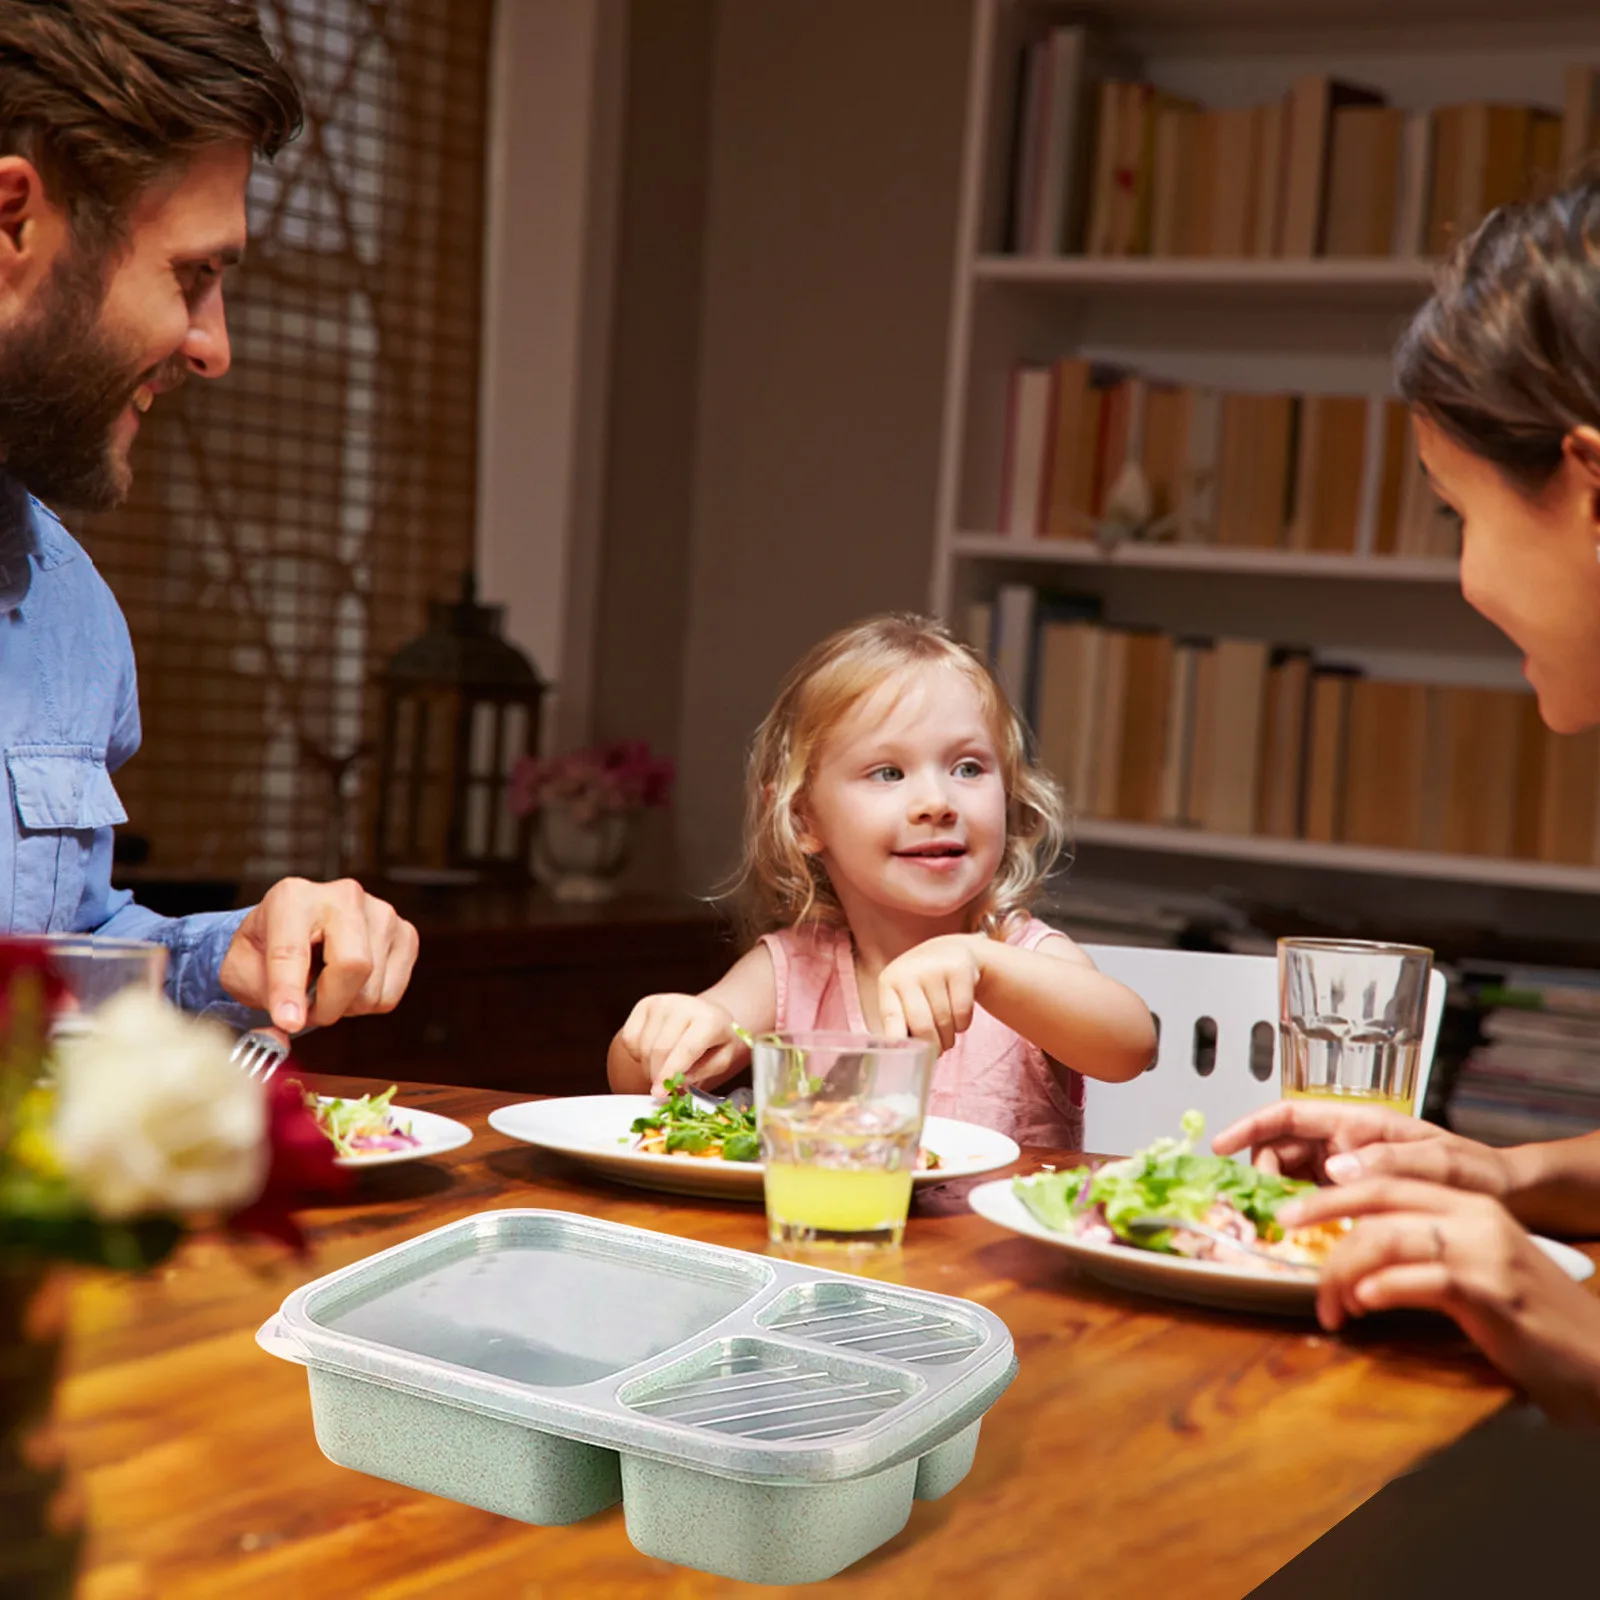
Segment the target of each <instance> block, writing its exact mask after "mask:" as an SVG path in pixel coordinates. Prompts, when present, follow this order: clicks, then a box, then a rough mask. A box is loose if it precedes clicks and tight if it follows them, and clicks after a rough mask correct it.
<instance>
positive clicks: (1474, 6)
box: [930, 0, 1600, 898]
mask: <svg viewBox="0 0 1600 1600" xmlns="http://www.w3.org/2000/svg"><path fill="white" fill-rule="evenodd" d="M1077 23H1083V24H1085V25H1087V26H1088V27H1089V29H1090V30H1091V37H1092V41H1093V48H1094V50H1095V51H1096V52H1097V53H1098V54H1099V56H1100V60H1101V62H1102V66H1101V69H1100V70H1101V71H1102V72H1103V73H1104V74H1105V75H1106V76H1108V77H1112V78H1118V79H1138V80H1142V81H1144V82H1147V83H1151V84H1153V85H1155V86H1157V88H1158V89H1159V90H1161V91H1165V92H1167V93H1169V94H1170V95H1172V96H1182V97H1186V103H1187V104H1191V105H1195V106H1199V107H1203V108H1205V109H1206V112H1207V114H1209V113H1211V112H1213V111H1222V112H1226V111H1229V110H1231V109H1232V108H1245V107H1252V106H1260V105H1263V104H1269V103H1272V102H1283V101H1285V99H1286V97H1289V96H1290V95H1291V93H1292V92H1293V91H1294V88H1295V85H1296V83H1297V82H1298V81H1300V80H1302V79H1303V78H1304V77H1305V76H1306V75H1308V74H1315V73H1326V74H1327V75H1329V76H1330V77H1333V78H1337V79H1339V80H1343V81H1348V82H1352V83H1357V84H1362V85H1369V86H1371V87H1372V88H1373V89H1375V90H1377V91H1379V92H1381V93H1382V94H1383V95H1384V96H1385V97H1386V100H1387V103H1388V104H1389V105H1390V106H1392V107H1395V108H1399V110H1400V111H1402V112H1404V113H1406V114H1407V123H1408V126H1409V127H1413V128H1414V127H1415V126H1417V125H1419V124H1420V125H1425V126H1426V127H1427V128H1428V130H1429V131H1428V133H1427V135H1426V138H1427V140H1428V144H1427V145H1425V146H1423V148H1424V149H1425V150H1428V149H1431V148H1432V142H1433V141H1434V140H1435V138H1436V137H1437V135H1436V133H1435V132H1434V131H1433V130H1434V129H1435V128H1436V127H1438V126H1442V121H1441V119H1440V118H1439V117H1438V116H1437V115H1436V114H1435V113H1436V112H1437V109H1438V108H1441V107H1446V106H1456V105H1460V104H1463V103H1467V102H1487V101H1494V102H1507V103H1520V104H1524V105H1533V106H1540V107H1546V108H1548V109H1549V110H1550V112H1551V113H1552V114H1553V115H1555V116H1559V115H1560V113H1561V112H1562V109H1563V105H1564V97H1565V96H1566V95H1568V94H1569V93H1570V88H1569V79H1568V69H1569V68H1571V67H1573V66H1574V65H1575V64H1577V63H1588V64H1594V65H1600V11H1597V10H1596V9H1595V8H1594V7H1593V6H1592V5H1589V4H1582V3H1573V0H1525V3H1524V4H1522V5H1520V6H1519V7H1517V8H1516V10H1515V12H1514V13H1513V12H1512V11H1511V10H1510V9H1509V8H1507V7H1505V6H1504V5H1503V4H1501V3H1496V0H1382V3H1369V0H1099V3H1083V4H1078V5H1070V4H1054V3H1049V0H975V5H974V21H973V35H972V48H971V58H970V79H969V91H968V93H969V100H968V116H967V135H966V143H965V149H964V154H963V162H962V195H961V204H960V209H959V236H958V242H957V257H956V264H955V274H954V285H953V295H952V304H951V317H950V326H949V346H948V348H949V360H948V366H947V388H946V394H945V405H944V416H943V445H942V451H941V463H940V478H939V484H938V494H937V526H936V530H935V538H934V543H933V563H932V575H931V584H930V590H931V602H932V605H933V608H934V609H935V610H936V611H937V612H939V613H940V614H942V615H943V616H945V617H946V618H947V619H948V620H949V621H950V622H951V623H952V624H953V625H954V626H956V627H957V628H958V629H963V628H964V625H965V622H966V619H967V617H968V616H969V614H970V613H971V612H972V610H973V608H974V607H975V606H982V605H983V604H985V603H993V602H994V601H995V600H996V598H997V596H998V595H999V594H1000V592H1001V590H1002V589H1004V588H1005V587H1007V586H1011V587H1012V588H1015V587H1016V586H1018V585H1019V584H1021V585H1032V586H1034V587H1036V588H1037V589H1038V590H1039V592H1040V593H1041V594H1044V595H1049V594H1070V595H1078V596H1086V597H1089V598H1091V599H1092V600H1093V601H1095V602H1098V604H1099V605H1100V607H1101V616H1102V619H1103V621H1104V622H1105V624H1106V625H1107V626H1108V627H1110V628H1113V629H1121V630H1144V629H1154V630H1159V631H1162V632H1166V633H1170V634H1173V635H1175V636H1183V635H1189V636H1201V637H1205V636H1214V637H1218V638H1221V637H1223V636H1242V637H1245V638H1251V639H1258V640H1262V641H1265V642H1268V643H1270V644H1273V645H1277V646H1285V645H1292V646H1299V647H1304V648H1306V649H1309V650H1311V651H1312V652H1314V653H1315V655H1316V657H1317V659H1318V660H1322V659H1324V658H1327V659H1331V660H1333V661H1335V662H1337V663H1339V664H1341V665H1348V666H1351V667H1353V668H1355V669H1356V670H1359V671H1361V672H1363V673H1369V674H1371V675H1373V676H1374V677H1377V678H1380V679H1394V680H1401V681H1406V682H1409V683H1415V684H1421V685H1426V686H1429V688H1430V689H1432V688H1433V687H1435V686H1438V687H1441V688H1442V687H1445V686H1461V687H1463V688H1466V689H1471V690H1476V689H1484V690H1489V689H1494V690H1499V691H1501V692H1504V691H1507V690H1520V689H1523V688H1525V685H1523V684H1522V680H1521V677H1520V671H1519V662H1518V658H1517V655H1516V653H1515V651H1514V649H1513V647H1512V646H1510V644H1509V643H1508V642H1507V641H1506V640H1504V639H1503V637H1502V636H1500V635H1499V634H1498V633H1497V632H1496V631H1495V630H1494V629H1493V628H1491V627H1490V626H1489V625H1488V624H1487V623H1485V622H1483V620H1482V619H1481V618H1479V617H1478V616H1477V615H1476V614H1475V613H1474V612H1472V611H1471V609H1470V608H1469V607H1468V606H1467V605H1466V602H1465V601H1464V600H1463V599H1462V597H1461V595H1460V591H1459V586H1458V582H1457V572H1456V563H1455V561H1454V559H1453V558H1450V557H1448V556H1444V555H1442V554H1432V553H1427V554H1423V553H1416V552H1415V551H1414V550H1413V551H1411V552H1408V553H1379V547H1378V546H1376V545H1375V544H1374V542H1373V538H1372V534H1371V531H1370V523H1371V518H1372V513H1371V512H1370V511H1363V512H1362V513H1361V514H1362V515H1363V516H1364V517H1365V518H1366V519H1367V524H1368V526H1367V529H1366V531H1364V532H1363V533H1362V534H1361V535H1360V536H1359V537H1358V538H1357V540H1356V541H1355V542H1354V545H1353V548H1352V549H1351V550H1350V551H1349V552H1348V553H1346V552H1344V551H1337V552H1335V551H1328V550H1324V549H1308V548H1290V547H1264V546H1265V541H1262V542H1261V545H1259V546H1258V545H1257V544H1232V543H1199V542H1182V541H1181V540H1180V541H1174V540H1173V539H1171V538H1170V537H1169V538H1168V539H1167V540H1165V541H1163V542H1153V541H1152V542H1146V541H1144V540H1140V539H1119V540H1117V541H1116V542H1109V541H1101V540H1097V539H1096V538H1094V537H1089V536H1087V534H1088V530H1087V529H1085V530H1083V532H1084V535H1085V536H1081V537H1055V538H1051V537H1042V536H1038V535H1032V536H1030V535H1028V534H1026V533H1023V534H1020V535H1019V534H1018V533H1016V532H1014V531H1013V532H1005V531H1002V529H1003V528H1004V527H1005V517H1004V515H1003V506H1004V495H1005V492H1006V472H1007V466H1006V450H1007V443H1008V441H1007V411H1008V405H1009V404H1010V403H1011V401H1012V395H1013V391H1012V387H1011V385H1012V383H1013V378H1014V374H1015V373H1016V371H1017V369H1018V368H1019V366H1021V365H1023V364H1039V365H1044V366H1049V365H1052V364H1055V363H1059V362H1063V361H1065V360H1072V359H1075V360H1077V361H1080V362H1084V363H1093V364H1095V366H1096V367H1097V368H1099V367H1104V368H1108V369H1119V370H1121V371H1124V372H1131V373H1135V374H1138V375H1140V376H1141V377H1148V378H1149V379H1150V380H1151V381H1152V382H1159V383H1161V384H1165V385H1182V386H1196V387H1205V388H1207V389H1209V390H1214V391H1217V392H1220V393H1223V394H1230V393H1239V394H1247V395H1248V394H1259V395H1273V394H1278V393H1284V394H1294V395H1296V396H1308V395H1309V396H1318V397H1324V396H1325V397H1341V398H1349V399H1352V400H1355V399H1360V400H1363V401H1364V402H1365V403H1366V404H1367V405H1368V406H1369V407H1370V408H1373V409H1372V411H1370V412H1369V417H1370V416H1371V415H1373V414H1375V412H1376V410H1377V408H1379V407H1381V406H1382V405H1383V404H1384V400H1383V397H1385V396H1387V395H1389V394H1390V393H1391V379H1390V352H1391V350H1392V348H1393V344H1394V340H1395V338H1396V336H1397V335H1398V333H1399V331H1400V330H1401V329H1402V328H1403V327H1404V325H1405V322H1406V320H1407V319H1408V317H1409V316H1410V314H1411V313H1412V312H1413V311H1414V310H1415V308H1416V307H1417V306H1418V305H1420V304H1421V302H1422V301H1423V299H1424V298H1425V297H1426V295H1427V293H1428V289H1429V284H1430V276H1431V265H1430V262H1429V260H1428V259H1426V258H1425V257H1424V256H1423V255H1421V254H1418V253H1416V252H1407V251H1405V250H1404V249H1402V248H1401V243H1400V241H1401V238H1402V235H1403V231H1404V230H1403V227H1397V230H1396V233H1395V243H1394V249H1393V252H1392V253H1390V254H1387V255H1378V254H1373V255H1365V256H1359V255H1357V256H1335V257H1330V256H1323V255H1314V254H1313V255H1308V256H1292V255H1276V254H1265V255H1252V256H1212V255H1206V256H1184V255H1170V254H1169V255H1151V254H1120V255H1112V254H1087V253H1083V251H1082V249H1081V245H1082V243H1083V240H1082V239H1081V238H1080V239H1079V240H1078V244H1079V248H1078V249H1077V250H1076V251H1069V250H1068V249H1067V248H1066V247H1065V246H1066V245H1070V244H1071V243H1072V240H1071V239H1068V240H1066V241H1065V242H1064V245H1063V247H1062V248H1039V247H1037V246H1034V247H1031V248H1027V249H1021V248H1010V246H1014V245H1017V244H1018V243H1019V241H1018V239H1016V238H1015V237H1011V238H1008V233H1014V232H1015V228H1014V227H1013V225H1012V224H1010V223H1008V218H1007V211H1008V201H1009V198H1010V190H1011V185H1012V180H1013V171H1012V169H1013V163H1014V159H1015V155H1014V148H1013V138H1014V128H1015V125H1016V122H1017V120H1018V113H1019V100H1020V98H1021V96H1022V95H1023V94H1024V93H1025V92H1026V91H1025V80H1024V70H1025V69H1024V52H1025V50H1026V48H1027V46H1028V45H1029V43H1030V42H1031V41H1034V40H1037V39H1039V38H1040V37H1042V36H1044V35H1047V34H1048V33H1049V32H1050V30H1051V29H1052V28H1057V27H1063V26H1067V25H1071V24H1077ZM1569 115H1570V113H1569ZM1081 126H1083V127H1084V128H1086V129H1088V130H1096V128H1097V124H1096V121H1095V117H1094V114H1093V113H1092V112H1090V113H1089V114H1087V115H1086V116H1084V117H1083V119H1082V123H1081ZM1330 126H1331V124H1330ZM1409 136H1410V135H1409V134H1408V137H1409ZM1286 159H1287V158H1286ZM1407 159H1408V160H1410V159H1414V158H1413V157H1412V156H1410V155H1408V157H1407ZM1425 170H1426V171H1427V172H1428V173H1430V174H1432V173H1433V168H1432V167H1431V166H1428V167H1426V168H1425ZM1094 173H1095V164H1094V162H1093V160H1092V159H1089V160H1086V161H1085V162H1084V163H1083V166H1082V168H1081V169H1080V176H1079V180H1078V181H1079V183H1080V185H1088V186H1089V187H1091V188H1092V186H1093V183H1094V181H1095V178H1094ZM1423 181H1424V182H1427V181H1435V177H1432V176H1430V177H1429V178H1427V179H1425V180H1423ZM1402 183H1403V178H1402ZM1421 192H1422V201H1421V204H1422V207H1423V209H1422V212H1421V217H1422V221H1423V223H1424V230H1423V231H1424V235H1426V232H1427V223H1428V211H1427V204H1428V201H1427V195H1426V190H1425V189H1424V190H1423V191H1421ZM1078 203H1079V205H1080V206H1082V207H1083V208H1084V210H1085V212H1087V211H1088V210H1089V209H1090V206H1091V201H1090V200H1089V199H1088V198H1087V197H1085V198H1083V199H1081V200H1080V201H1079V202H1078ZM1399 203H1400V205H1401V206H1402V210H1403V206H1404V203H1405V202H1404V200H1403V199H1402V200H1401V201H1400V202H1399ZM1066 228H1067V231H1068V232H1069V233H1070V231H1071V222H1070V219H1068V221H1067V223H1066ZM1377 426H1378V425H1377V424H1376V423H1369V427H1368V430H1367V441H1368V447H1369V449H1370V447H1371V443H1372V441H1373V440H1374V439H1375V438H1376V437H1377V433H1376V431H1375V430H1376V428H1377ZM1365 470H1366V471H1367V473H1368V475H1369V476H1370V475H1372V474H1373V472H1374V469H1372V468H1367V469H1365ZM1363 493H1364V495H1365V498H1366V501H1367V502H1371V501H1373V500H1374V498H1375V496H1376V493H1377V491H1376V489H1366V490H1364V491H1363ZM1074 799H1075V801H1081V797H1077V796H1075V797H1074ZM1082 809H1083V808H1082V806H1081V803H1080V810H1082ZM1076 832H1077V840H1078V857H1079V862H1080V865H1082V866H1084V867H1087V868H1090V869H1092V866H1093V863H1094V861H1095V859H1096V853H1097V852H1099V853H1100V854H1102V855H1104V856H1105V857H1107V858H1108V859H1109V858H1112V857H1115V858H1117V859H1126V858H1127V857H1128V855H1129V853H1130V852H1137V853H1143V854H1144V855H1146V856H1148V857H1149V858H1150V860H1151V862H1152V864H1153V870H1159V862H1160V861H1161V860H1162V859H1166V860H1169V861H1170V860H1171V859H1172V858H1174V857H1186V858H1189V859H1190V860H1191V861H1193V862H1195V863H1200V862H1205V861H1211V862H1213V863H1217V864H1219V865H1220V864H1222V863H1227V866H1228V871H1229V872H1230V873H1231V874H1235V875H1237V876H1239V877H1240V878H1245V877H1248V875H1249V873H1250V872H1251V871H1253V870H1255V869H1257V868H1262V869H1266V868H1271V869H1272V870H1273V871H1274V872H1277V873H1279V875H1280V881H1281V871H1282V870H1283V869H1294V870H1300V871H1302V872H1304V873H1307V874H1314V875H1320V876H1321V877H1322V878H1323V879H1324V880H1331V879H1332V878H1334V877H1337V876H1339V875H1341V874H1343V875H1357V876H1363V877H1369V878H1370V877H1380V878H1387V879H1389V880H1391V881H1392V880H1395V879H1407V878H1409V879H1414V880H1416V882H1417V885H1418V894H1419V895H1420V896H1422V897H1424V898H1425V897H1426V896H1427V894H1428V893H1429V886H1430V885H1446V884H1449V885H1459V886H1469V887H1470V886H1478V887H1480V888H1482V889H1484V890H1486V891H1495V890H1504V891H1511V892H1518V893H1520V892H1523V891H1527V892H1529V893H1530V894H1532V895H1535V896H1538V895H1551V894H1554V895H1558V896H1573V895H1577V896H1584V895H1594V894H1600V828H1597V834H1596V853H1595V860H1594V863H1593V864H1592V865H1590V864H1582V865H1580V864H1574V863H1568V862H1560V861H1552V860H1540V859H1520V858H1518V859H1513V858H1509V857H1507V858H1500V857H1497V856H1494V855H1485V854H1470V855H1469V854H1460V853H1453V854H1452V853H1445V852H1444V851H1442V850H1437V849H1382V848H1372V847H1369V846H1365V845H1362V844H1357V843H1343V842H1315V841H1312V840H1308V839H1305V838H1292V837H1289V838H1286V837H1261V836H1258V835H1256V834H1254V833H1239V832H1237V831H1233V832H1225V831H1208V830H1207V829H1205V828H1201V827H1190V826H1170V825H1161V824H1156V823H1151V822H1148V821H1144V822H1133V821H1127V820H1121V819H1116V818H1112V817H1109V816H1105V815H1085V816H1084V817H1083V818H1082V820H1081V821H1080V822H1079V823H1078V825H1077V830H1076Z"/></svg>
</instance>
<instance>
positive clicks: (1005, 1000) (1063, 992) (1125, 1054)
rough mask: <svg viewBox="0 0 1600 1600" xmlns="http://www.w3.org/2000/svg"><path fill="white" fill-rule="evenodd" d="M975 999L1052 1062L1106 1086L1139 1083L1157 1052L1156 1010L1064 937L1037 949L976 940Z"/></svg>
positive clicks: (1052, 938)
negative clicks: (1131, 1080) (1102, 1081)
mask: <svg viewBox="0 0 1600 1600" xmlns="http://www.w3.org/2000/svg"><path fill="white" fill-rule="evenodd" d="M977 955H978V984H977V1000H978V1004H979V1005H981V1006H982V1007H983V1009H984V1010H985V1011H987V1012H989V1013H990V1014H991V1015H992V1016H994V1017H997V1018H998V1019H999V1020H1000V1021H1001V1022H1003V1023H1005V1025H1006V1026H1007V1027H1008V1028H1012V1029H1014V1030H1015V1031H1016V1032H1017V1033H1020V1034H1021V1035H1022V1037H1023V1038H1024V1039H1027V1040H1028V1041H1029V1042H1030V1043H1031V1044H1035V1045H1037V1046H1038V1047H1039V1048H1040V1049H1041V1050H1043V1051H1044V1053H1045V1054H1046V1055H1047V1056H1049V1058H1050V1060H1051V1061H1052V1062H1057V1063H1060V1064H1061V1065H1063V1066H1068V1065H1070V1066H1071V1068H1072V1069H1073V1070H1074V1071H1077V1072H1081V1073H1083V1074H1084V1075H1085V1076H1086V1077H1090V1078H1101V1079H1104V1080H1105V1081H1106V1082H1108V1083H1123V1082H1126V1081H1127V1080H1128V1079H1129V1078H1137V1077H1138V1076H1139V1074H1140V1073H1141V1072H1143V1071H1144V1069H1145V1068H1146V1067H1148V1066H1149V1065H1150V1062H1151V1059H1152V1058H1153V1057H1154V1055H1155V1053H1156V1028H1155V1023H1154V1021H1153V1020H1152V1019H1151V1016H1150V1008H1149V1007H1148V1006H1147V1005H1146V1004H1145V1003H1144V1001H1143V1000H1141V999H1140V998H1139V997H1138V995H1136V994H1135V993H1134V992H1133V990H1132V989H1130V988H1129V987H1128V986H1127V985H1126V984H1124V983H1118V982H1117V980H1116V979H1115V978H1108V977H1107V976H1106V975H1105V973H1103V972H1101V971H1100V970H1099V968H1097V967H1096V966H1095V964H1094V963H1093V962H1092V961H1091V960H1090V959H1089V958H1088V956H1086V955H1085V954H1084V953H1083V951H1082V950H1080V949H1079V948H1078V946H1077V945H1075V944H1074V943H1073V942H1072V940H1070V939H1069V938H1067V936H1066V935H1065V934H1062V933H1053V934H1051V935H1050V937H1049V938H1048V939H1045V940H1043V941H1041V942H1040V944H1039V945H1038V947H1037V948H1035V949H1033V950H1019V949H1018V948H1017V947H1016V946H1015V945H1010V944H1003V943H1002V942H1001V941H1000V940H999V939H990V938H987V937H985V936H982V935H979V936H978V949H977Z"/></svg>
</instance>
